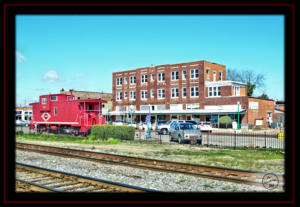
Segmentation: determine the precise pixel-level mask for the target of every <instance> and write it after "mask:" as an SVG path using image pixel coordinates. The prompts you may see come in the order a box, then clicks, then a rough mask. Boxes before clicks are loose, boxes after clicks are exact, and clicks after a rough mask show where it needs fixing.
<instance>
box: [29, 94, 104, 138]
mask: <svg viewBox="0 0 300 207" xmlns="http://www.w3.org/2000/svg"><path fill="white" fill-rule="evenodd" d="M70 91H71V95H67V94H49V95H42V96H40V98H39V102H38V103H31V104H30V105H31V106H32V120H31V124H30V129H34V126H36V130H37V132H38V133H42V132H44V131H54V132H56V133H69V134H74V135H78V134H79V133H82V134H87V133H88V132H89V131H90V129H91V126H92V125H95V124H105V117H103V116H102V103H107V101H105V100H101V99H75V97H74V96H73V95H72V90H70Z"/></svg>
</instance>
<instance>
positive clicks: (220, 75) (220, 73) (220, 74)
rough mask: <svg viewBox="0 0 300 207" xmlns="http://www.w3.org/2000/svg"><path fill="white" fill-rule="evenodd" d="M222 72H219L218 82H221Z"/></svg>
mask: <svg viewBox="0 0 300 207" xmlns="http://www.w3.org/2000/svg"><path fill="white" fill-rule="evenodd" d="M222 74H223V73H222V72H219V80H220V81H221V80H222Z"/></svg>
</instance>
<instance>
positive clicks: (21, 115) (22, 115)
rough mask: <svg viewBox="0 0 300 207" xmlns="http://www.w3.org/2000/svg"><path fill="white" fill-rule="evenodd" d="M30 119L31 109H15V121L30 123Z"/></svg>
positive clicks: (26, 107)
mask: <svg viewBox="0 0 300 207" xmlns="http://www.w3.org/2000/svg"><path fill="white" fill-rule="evenodd" d="M31 119H32V107H28V106H23V107H18V106H17V107H16V120H26V121H30V120H31Z"/></svg>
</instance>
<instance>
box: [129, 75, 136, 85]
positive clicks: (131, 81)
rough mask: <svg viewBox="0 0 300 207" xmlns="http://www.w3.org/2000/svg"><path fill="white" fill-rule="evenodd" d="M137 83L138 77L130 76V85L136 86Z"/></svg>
mask: <svg viewBox="0 0 300 207" xmlns="http://www.w3.org/2000/svg"><path fill="white" fill-rule="evenodd" d="M135 83H136V77H135V76H130V84H135Z"/></svg>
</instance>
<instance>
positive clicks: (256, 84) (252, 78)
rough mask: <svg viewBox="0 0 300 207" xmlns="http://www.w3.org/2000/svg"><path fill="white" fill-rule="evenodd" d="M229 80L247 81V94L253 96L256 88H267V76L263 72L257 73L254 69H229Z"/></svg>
mask: <svg viewBox="0 0 300 207" xmlns="http://www.w3.org/2000/svg"><path fill="white" fill-rule="evenodd" d="M226 76H227V80H233V81H237V82H242V83H246V84H247V85H248V86H247V96H252V94H253V92H254V89H259V90H264V89H265V80H266V78H265V76H264V75H263V74H261V73H258V74H255V73H254V72H253V71H250V70H245V71H237V70H234V69H228V70H227V73H226Z"/></svg>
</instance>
